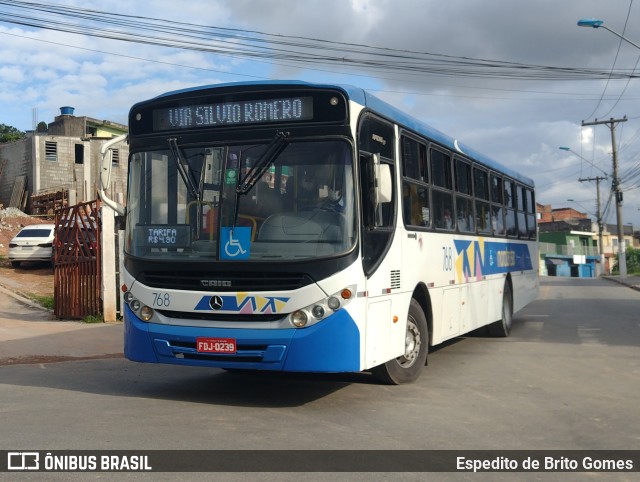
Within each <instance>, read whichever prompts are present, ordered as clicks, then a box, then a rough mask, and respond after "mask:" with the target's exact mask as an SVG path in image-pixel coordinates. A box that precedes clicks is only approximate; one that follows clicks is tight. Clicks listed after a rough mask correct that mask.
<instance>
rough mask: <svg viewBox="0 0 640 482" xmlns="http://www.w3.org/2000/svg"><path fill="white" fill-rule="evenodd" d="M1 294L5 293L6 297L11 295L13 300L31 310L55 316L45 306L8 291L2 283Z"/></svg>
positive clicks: (0, 286)
mask: <svg viewBox="0 0 640 482" xmlns="http://www.w3.org/2000/svg"><path fill="white" fill-rule="evenodd" d="M0 293H4V294H5V295H9V296H11V297H12V298H14V299H16V300H18V301H19V302H20V303H22V304H25V305H27V306H29V307H30V308H35V309H37V310H40V311H46V312H47V313H51V314H52V315H53V311H51V310H48V309H46V308H45V307H44V306H42V305H40V304H38V303H36V302H35V301H33V300H30V299H29V298H25V297H24V296H22V295H20V294H18V293H16V292H15V291H11V290H10V289H8V288H6V287H5V286H3V285H2V284H1V283H0Z"/></svg>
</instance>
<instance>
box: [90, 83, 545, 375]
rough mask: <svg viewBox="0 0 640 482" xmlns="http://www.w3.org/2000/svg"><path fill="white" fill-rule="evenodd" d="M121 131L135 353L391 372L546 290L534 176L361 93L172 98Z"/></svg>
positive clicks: (227, 92) (281, 86)
mask: <svg viewBox="0 0 640 482" xmlns="http://www.w3.org/2000/svg"><path fill="white" fill-rule="evenodd" d="M115 142H116V141H114V142H112V143H110V144H109V145H108V146H106V147H107V149H108V148H109V147H110V146H112V145H113V144H114V143H115ZM128 142H129V150H130V157H129V180H128V192H127V201H126V208H125V207H124V206H123V205H121V204H118V203H115V202H113V201H111V200H109V198H108V196H106V195H105V193H104V191H101V194H102V197H103V199H104V200H105V202H107V203H108V204H109V205H111V206H113V207H114V208H115V209H116V210H117V211H118V212H119V213H120V214H121V215H124V216H126V221H125V225H126V227H125V242H124V273H123V274H122V282H123V287H122V289H123V290H124V291H125V301H126V306H125V307H124V324H125V345H124V346H125V356H126V357H127V358H128V359H130V360H134V361H138V362H148V363H171V364H179V365H198V366H203V367H219V368H223V369H230V370H237V369H251V370H279V371H290V372H357V371H365V370H369V371H371V372H372V373H373V374H374V375H376V376H377V377H378V378H379V379H380V380H382V381H384V382H386V383H391V384H397V383H403V382H409V381H413V380H415V379H416V378H417V377H418V375H419V373H420V372H421V370H422V368H423V366H424V365H425V364H426V360H427V352H428V349H429V346H433V345H437V344H439V343H442V342H443V341H445V340H449V339H451V338H454V337H458V336H460V335H463V334H465V333H468V332H470V331H472V330H476V329H478V328H480V327H483V326H486V327H487V330H488V332H489V333H491V334H492V335H495V336H507V335H508V334H509V330H510V328H511V324H512V316H513V313H514V312H515V311H517V310H519V309H521V308H523V307H524V306H525V305H526V304H527V303H529V302H530V301H532V300H533V299H534V298H535V297H536V294H537V289H538V279H537V272H538V253H537V239H536V218H535V201H534V183H533V181H532V180H531V179H529V178H527V177H525V176H523V175H521V174H519V173H517V172H516V171H514V170H512V169H509V168H507V167H504V166H501V165H500V164H498V163H496V162H495V161H493V160H491V159H489V158H488V157H486V156H483V155H481V154H479V153H477V152H475V151H473V150H472V149H470V148H468V147H467V146H465V145H463V144H460V143H458V142H457V141H456V140H454V139H452V138H450V137H448V136H446V135H444V134H442V133H440V132H438V131H437V130H435V129H433V128H431V127H430V126H428V125H426V124H424V123H422V122H420V121H418V120H416V119H414V118H412V117H410V116H408V115H406V114H404V113H402V112H401V111H399V110H398V109H397V108H395V107H393V106H392V105H389V104H388V103H385V102H383V101H382V100H380V99H378V98H377V97H375V96H373V95H371V94H370V93H368V92H366V91H364V90H362V89H359V88H354V87H350V86H339V85H325V84H310V83H304V82H295V81H287V82H285V81H280V82H275V81H274V82H248V83H237V84H224V85H215V86H204V87H197V88H192V89H185V90H180V91H177V92H170V93H167V94H164V95H161V96H159V97H156V98H154V99H151V100H149V101H145V102H140V103H138V104H136V105H134V106H133V107H132V109H131V111H130V114H129V134H128ZM104 151H105V152H106V149H105V150H104ZM110 166H111V162H110V160H109V156H105V157H104V159H103V175H104V179H106V178H107V176H108V170H109V168H110ZM103 185H105V186H108V182H105V183H104V184H103Z"/></svg>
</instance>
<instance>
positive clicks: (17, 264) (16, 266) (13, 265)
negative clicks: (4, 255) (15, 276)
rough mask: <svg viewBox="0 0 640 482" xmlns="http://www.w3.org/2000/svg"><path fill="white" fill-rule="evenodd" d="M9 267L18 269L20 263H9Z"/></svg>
mask: <svg viewBox="0 0 640 482" xmlns="http://www.w3.org/2000/svg"><path fill="white" fill-rule="evenodd" d="M11 267H12V268H19V267H20V261H11Z"/></svg>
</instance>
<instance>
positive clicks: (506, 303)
mask: <svg viewBox="0 0 640 482" xmlns="http://www.w3.org/2000/svg"><path fill="white" fill-rule="evenodd" d="M512 323H513V297H512V296H511V285H510V284H509V282H508V281H505V283H504V290H503V292H502V317H501V318H500V319H499V320H498V321H495V322H493V323H491V324H490V325H489V327H488V330H489V335H491V336H495V337H501V338H505V337H507V336H509V333H510V332H511V325H512Z"/></svg>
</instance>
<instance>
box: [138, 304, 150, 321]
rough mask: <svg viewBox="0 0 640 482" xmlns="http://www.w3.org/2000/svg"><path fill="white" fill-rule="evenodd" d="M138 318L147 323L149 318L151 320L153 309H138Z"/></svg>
mask: <svg viewBox="0 0 640 482" xmlns="http://www.w3.org/2000/svg"><path fill="white" fill-rule="evenodd" d="M140 318H141V319H142V321H149V320H150V319H151V318H153V309H152V308H149V307H148V306H146V305H145V306H143V307H142V308H141V309H140Z"/></svg>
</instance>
